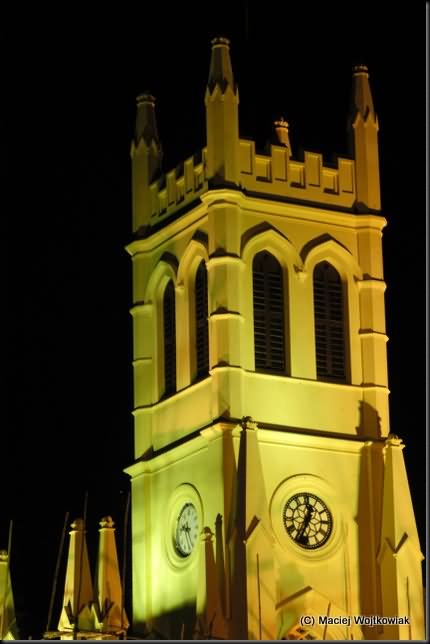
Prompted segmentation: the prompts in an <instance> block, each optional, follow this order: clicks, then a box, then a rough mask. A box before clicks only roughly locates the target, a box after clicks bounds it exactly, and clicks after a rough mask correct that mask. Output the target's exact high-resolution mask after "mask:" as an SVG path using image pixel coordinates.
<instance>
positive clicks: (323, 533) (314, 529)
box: [283, 492, 333, 549]
mask: <svg viewBox="0 0 430 644" xmlns="http://www.w3.org/2000/svg"><path fill="white" fill-rule="evenodd" d="M283 520H284V527H285V530H286V531H287V534H288V535H289V537H290V538H291V539H292V540H293V541H294V542H295V543H296V544H297V545H298V546H300V547H302V548H311V549H312V548H319V547H320V546H322V545H324V544H325V542H326V541H327V539H328V538H329V536H330V534H331V531H332V528H333V519H332V516H331V514H330V511H329V509H328V508H327V506H326V504H325V503H324V501H321V499H320V498H319V497H317V496H316V495H315V494H309V493H308V492H300V493H299V494H295V495H294V496H292V497H291V498H290V499H288V501H287V502H286V504H285V506H284V511H283Z"/></svg>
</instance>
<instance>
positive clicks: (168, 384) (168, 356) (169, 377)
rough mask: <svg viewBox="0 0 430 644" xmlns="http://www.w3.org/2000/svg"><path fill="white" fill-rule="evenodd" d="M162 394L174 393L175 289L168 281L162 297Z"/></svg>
mask: <svg viewBox="0 0 430 644" xmlns="http://www.w3.org/2000/svg"><path fill="white" fill-rule="evenodd" d="M163 332H164V333H163V335H164V394H165V395H169V394H172V393H174V392H175V391H176V314H175V287H174V286H173V281H172V280H169V282H168V283H167V286H166V288H165V289H164V296H163Z"/></svg>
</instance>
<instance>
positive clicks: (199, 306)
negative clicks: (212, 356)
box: [195, 260, 209, 378]
mask: <svg viewBox="0 0 430 644" xmlns="http://www.w3.org/2000/svg"><path fill="white" fill-rule="evenodd" d="M195 313H196V318H195V322H196V368H197V377H198V378H202V377H204V376H206V375H207V374H208V372H209V331H208V273H207V269H206V264H205V262H204V260H202V261H201V262H200V264H199V266H198V268H197V271H196V281H195Z"/></svg>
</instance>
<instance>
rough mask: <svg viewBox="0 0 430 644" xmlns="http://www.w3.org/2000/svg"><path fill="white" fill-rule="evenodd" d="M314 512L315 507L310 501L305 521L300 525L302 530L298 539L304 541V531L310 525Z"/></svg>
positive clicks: (298, 534)
mask: <svg viewBox="0 0 430 644" xmlns="http://www.w3.org/2000/svg"><path fill="white" fill-rule="evenodd" d="M312 513H313V508H312V506H311V505H310V504H309V503H308V504H307V505H306V514H305V516H304V519H303V523H302V525H301V527H300V530H299V531H298V533H297V537H296V541H302V539H303V536H304V532H305V530H306V528H307V527H308V525H309V522H310V520H311V518H312Z"/></svg>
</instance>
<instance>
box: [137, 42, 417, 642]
mask: <svg viewBox="0 0 430 644" xmlns="http://www.w3.org/2000/svg"><path fill="white" fill-rule="evenodd" d="M353 92H354V101H353V103H354V108H353V112H352V114H351V120H350V127H351V135H352V139H353V142H354V146H353V147H354V153H353V155H352V157H351V158H339V159H338V160H337V165H336V166H334V167H333V166H325V165H324V163H323V159H322V156H321V155H320V154H316V153H314V152H305V153H304V158H303V160H296V159H295V158H294V151H293V150H291V146H290V142H289V132H288V123H287V122H286V121H285V120H284V119H280V120H279V121H277V122H276V123H275V126H274V133H275V136H276V144H273V145H271V146H270V150H269V152H268V153H267V154H260V153H258V152H257V151H256V149H255V144H254V142H253V141H250V140H243V139H241V138H240V136H239V118H238V104H239V94H238V89H237V86H236V84H235V80H234V75H233V70H232V65H231V60H230V51H229V42H228V40H226V39H225V38H217V39H215V40H214V41H213V42H212V52H211V61H210V69H209V79H208V84H207V89H206V95H205V108H206V124H207V144H206V147H205V148H203V150H201V153H200V154H199V155H195V156H193V157H190V158H188V159H185V160H184V161H183V163H182V164H181V165H180V166H178V167H177V168H176V169H175V170H172V171H170V172H167V173H166V174H162V172H161V144H160V140H159V136H158V132H157V126H156V119H155V99H154V98H153V97H152V96H150V95H149V94H145V95H142V96H140V97H138V102H137V119H136V131H135V137H134V140H133V142H132V149H131V156H132V167H133V240H132V241H131V243H130V244H129V246H128V252H129V254H130V255H131V258H132V267H133V306H132V309H131V313H132V316H133V325H134V338H133V347H134V357H133V369H134V400H135V404H134V421H135V440H134V445H135V454H134V458H135V460H134V463H133V464H132V465H131V466H130V467H129V468H128V469H127V472H128V473H129V475H130V477H131V485H132V560H133V626H134V630H135V631H136V632H138V633H139V632H141V633H147V632H151V631H152V632H155V633H157V632H158V633H160V634H162V635H164V636H165V637H168V638H181V637H186V638H187V637H195V638H200V639H205V638H208V637H216V638H224V639H381V640H387V639H420V638H423V637H424V617H423V592H422V578H421V561H422V555H421V550H420V544H419V540H418V534H417V529H416V525H415V520H414V513H413V508H412V503H411V498H410V493H409V487H408V481H407V476H406V471H405V467H404V462H403V456H402V448H403V444H402V441H401V440H400V439H398V438H397V437H396V436H394V435H391V434H390V428H389V416H388V394H389V391H388V381H387V359H386V342H387V336H386V332H385V331H386V330H385V312H384V291H385V283H384V276H383V264H382V247H381V236H382V230H383V228H384V226H385V224H386V220H385V219H384V217H383V216H381V213H380V197H379V169H378V141H377V132H378V121H377V116H376V113H375V110H374V107H373V103H372V96H371V93H370V87H369V80H368V72H367V69H366V68H365V67H363V66H358V67H356V68H354V74H353ZM371 616H378V617H379V618H380V619H379V621H378V619H376V618H374V619H373V622H375V623H372V619H371ZM386 618H390V620H388V621H387V619H386ZM391 618H395V619H391Z"/></svg>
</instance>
